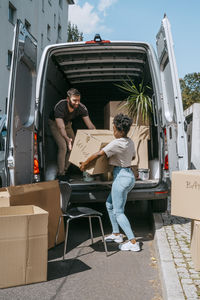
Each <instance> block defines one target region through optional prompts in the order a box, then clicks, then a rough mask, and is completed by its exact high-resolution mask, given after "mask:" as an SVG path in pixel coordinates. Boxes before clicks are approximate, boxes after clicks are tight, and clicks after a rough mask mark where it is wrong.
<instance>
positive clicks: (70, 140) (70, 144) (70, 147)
mask: <svg viewBox="0 0 200 300" xmlns="http://www.w3.org/2000/svg"><path fill="white" fill-rule="evenodd" d="M66 141H67V146H68V149H69V151H71V150H72V139H71V138H67V139H66Z"/></svg>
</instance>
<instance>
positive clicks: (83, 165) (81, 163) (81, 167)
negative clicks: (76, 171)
mask: <svg viewBox="0 0 200 300" xmlns="http://www.w3.org/2000/svg"><path fill="white" fill-rule="evenodd" d="M86 167H87V164H86V163H85V162H80V167H79V168H80V170H81V171H82V172H83V171H85V170H86Z"/></svg>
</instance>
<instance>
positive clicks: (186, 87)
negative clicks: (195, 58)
mask: <svg viewBox="0 0 200 300" xmlns="http://www.w3.org/2000/svg"><path fill="white" fill-rule="evenodd" d="M180 85H181V92H182V99H183V108H184V109H186V108H188V107H189V106H190V105H192V104H193V103H197V102H200V73H190V74H186V75H185V76H184V78H183V79H180Z"/></svg>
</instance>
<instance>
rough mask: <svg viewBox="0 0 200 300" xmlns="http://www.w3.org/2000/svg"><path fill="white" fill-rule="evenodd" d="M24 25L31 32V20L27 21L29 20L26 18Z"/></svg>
mask: <svg viewBox="0 0 200 300" xmlns="http://www.w3.org/2000/svg"><path fill="white" fill-rule="evenodd" d="M24 25H25V28H26V29H27V30H28V31H29V32H30V31H31V24H30V23H29V21H27V20H26V19H25V21H24Z"/></svg>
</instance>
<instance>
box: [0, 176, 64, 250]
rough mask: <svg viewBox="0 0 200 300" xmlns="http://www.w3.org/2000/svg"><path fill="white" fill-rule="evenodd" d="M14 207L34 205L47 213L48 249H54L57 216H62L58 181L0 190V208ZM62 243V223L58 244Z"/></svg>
mask: <svg viewBox="0 0 200 300" xmlns="http://www.w3.org/2000/svg"><path fill="white" fill-rule="evenodd" d="M16 205H36V206H39V207H40V208H42V209H44V210H46V211H48V213H49V223H48V247H49V248H52V247H54V245H55V237H56V232H57V226H58V221H59V216H60V215H61V214H62V212H61V208H60V189H59V184H58V181H57V180H53V181H46V182H39V183H33V184H24V185H18V186H9V187H6V188H1V189H0V207H1V206H16ZM63 241H64V226H63V221H62V224H61V228H60V233H59V237H58V243H61V242H63Z"/></svg>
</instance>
